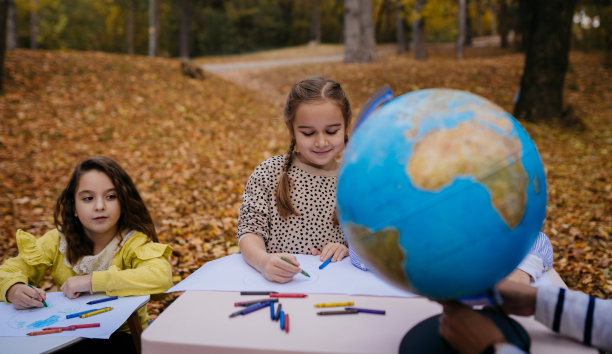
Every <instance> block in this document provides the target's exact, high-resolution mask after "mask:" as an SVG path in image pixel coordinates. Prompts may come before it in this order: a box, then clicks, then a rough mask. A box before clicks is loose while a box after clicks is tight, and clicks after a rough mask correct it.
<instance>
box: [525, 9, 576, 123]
mask: <svg viewBox="0 0 612 354" xmlns="http://www.w3.org/2000/svg"><path fill="white" fill-rule="evenodd" d="M576 1H577V0H547V1H531V0H520V2H519V4H520V7H519V10H520V16H521V17H522V18H524V19H525V21H526V22H525V23H526V25H525V26H526V28H527V29H528V30H527V32H526V38H523V42H524V46H525V49H526V51H527V52H526V55H525V67H524V69H523V76H522V78H521V87H520V94H519V98H518V101H517V103H516V106H515V107H514V116H515V117H517V118H520V119H525V120H529V121H542V120H556V119H561V121H563V119H564V117H563V83H564V80H565V73H566V71H567V67H568V63H569V49H570V34H571V29H572V17H573V14H574V9H575V7H576ZM566 118H570V117H566Z"/></svg>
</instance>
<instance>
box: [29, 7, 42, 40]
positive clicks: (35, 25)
mask: <svg viewBox="0 0 612 354" xmlns="http://www.w3.org/2000/svg"><path fill="white" fill-rule="evenodd" d="M39 25H40V18H39V17H38V0H30V49H33V50H36V49H38V29H39Z"/></svg>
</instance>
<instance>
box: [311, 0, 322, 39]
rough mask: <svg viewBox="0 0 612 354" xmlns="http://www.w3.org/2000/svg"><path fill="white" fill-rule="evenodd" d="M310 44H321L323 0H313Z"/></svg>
mask: <svg viewBox="0 0 612 354" xmlns="http://www.w3.org/2000/svg"><path fill="white" fill-rule="evenodd" d="M310 44H313V45H314V44H321V0H312V13H311V16H310Z"/></svg>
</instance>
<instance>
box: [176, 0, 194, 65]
mask: <svg viewBox="0 0 612 354" xmlns="http://www.w3.org/2000/svg"><path fill="white" fill-rule="evenodd" d="M192 11H193V2H192V0H182V2H181V30H180V34H179V36H180V38H179V46H180V48H179V52H180V56H181V58H183V59H187V58H189V34H190V32H191V16H192V15H191V14H192Z"/></svg>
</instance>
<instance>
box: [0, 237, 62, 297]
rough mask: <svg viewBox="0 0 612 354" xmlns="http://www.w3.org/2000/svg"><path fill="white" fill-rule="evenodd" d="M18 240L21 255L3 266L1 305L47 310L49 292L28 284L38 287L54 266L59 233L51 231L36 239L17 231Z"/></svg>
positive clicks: (1, 274)
mask: <svg viewBox="0 0 612 354" xmlns="http://www.w3.org/2000/svg"><path fill="white" fill-rule="evenodd" d="M16 239H17V249H18V250H19V254H18V255H17V257H14V258H10V259H7V260H6V261H5V262H4V263H3V264H2V265H1V266H0V301H4V302H7V303H13V306H14V307H15V308H16V309H25V308H31V307H43V303H42V300H45V299H46V296H45V292H44V291H43V290H41V289H37V288H34V289H33V288H30V287H28V286H27V284H29V283H30V282H31V283H34V284H38V283H39V282H40V281H41V279H42V277H43V275H44V273H45V271H46V270H47V268H49V267H50V266H51V265H52V257H53V253H54V251H56V250H57V247H58V246H57V245H58V243H59V240H58V236H57V232H55V233H54V232H53V231H50V232H48V233H46V234H45V235H44V236H42V237H40V238H36V237H34V236H33V235H31V234H29V233H27V232H25V231H23V230H17V234H16Z"/></svg>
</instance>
